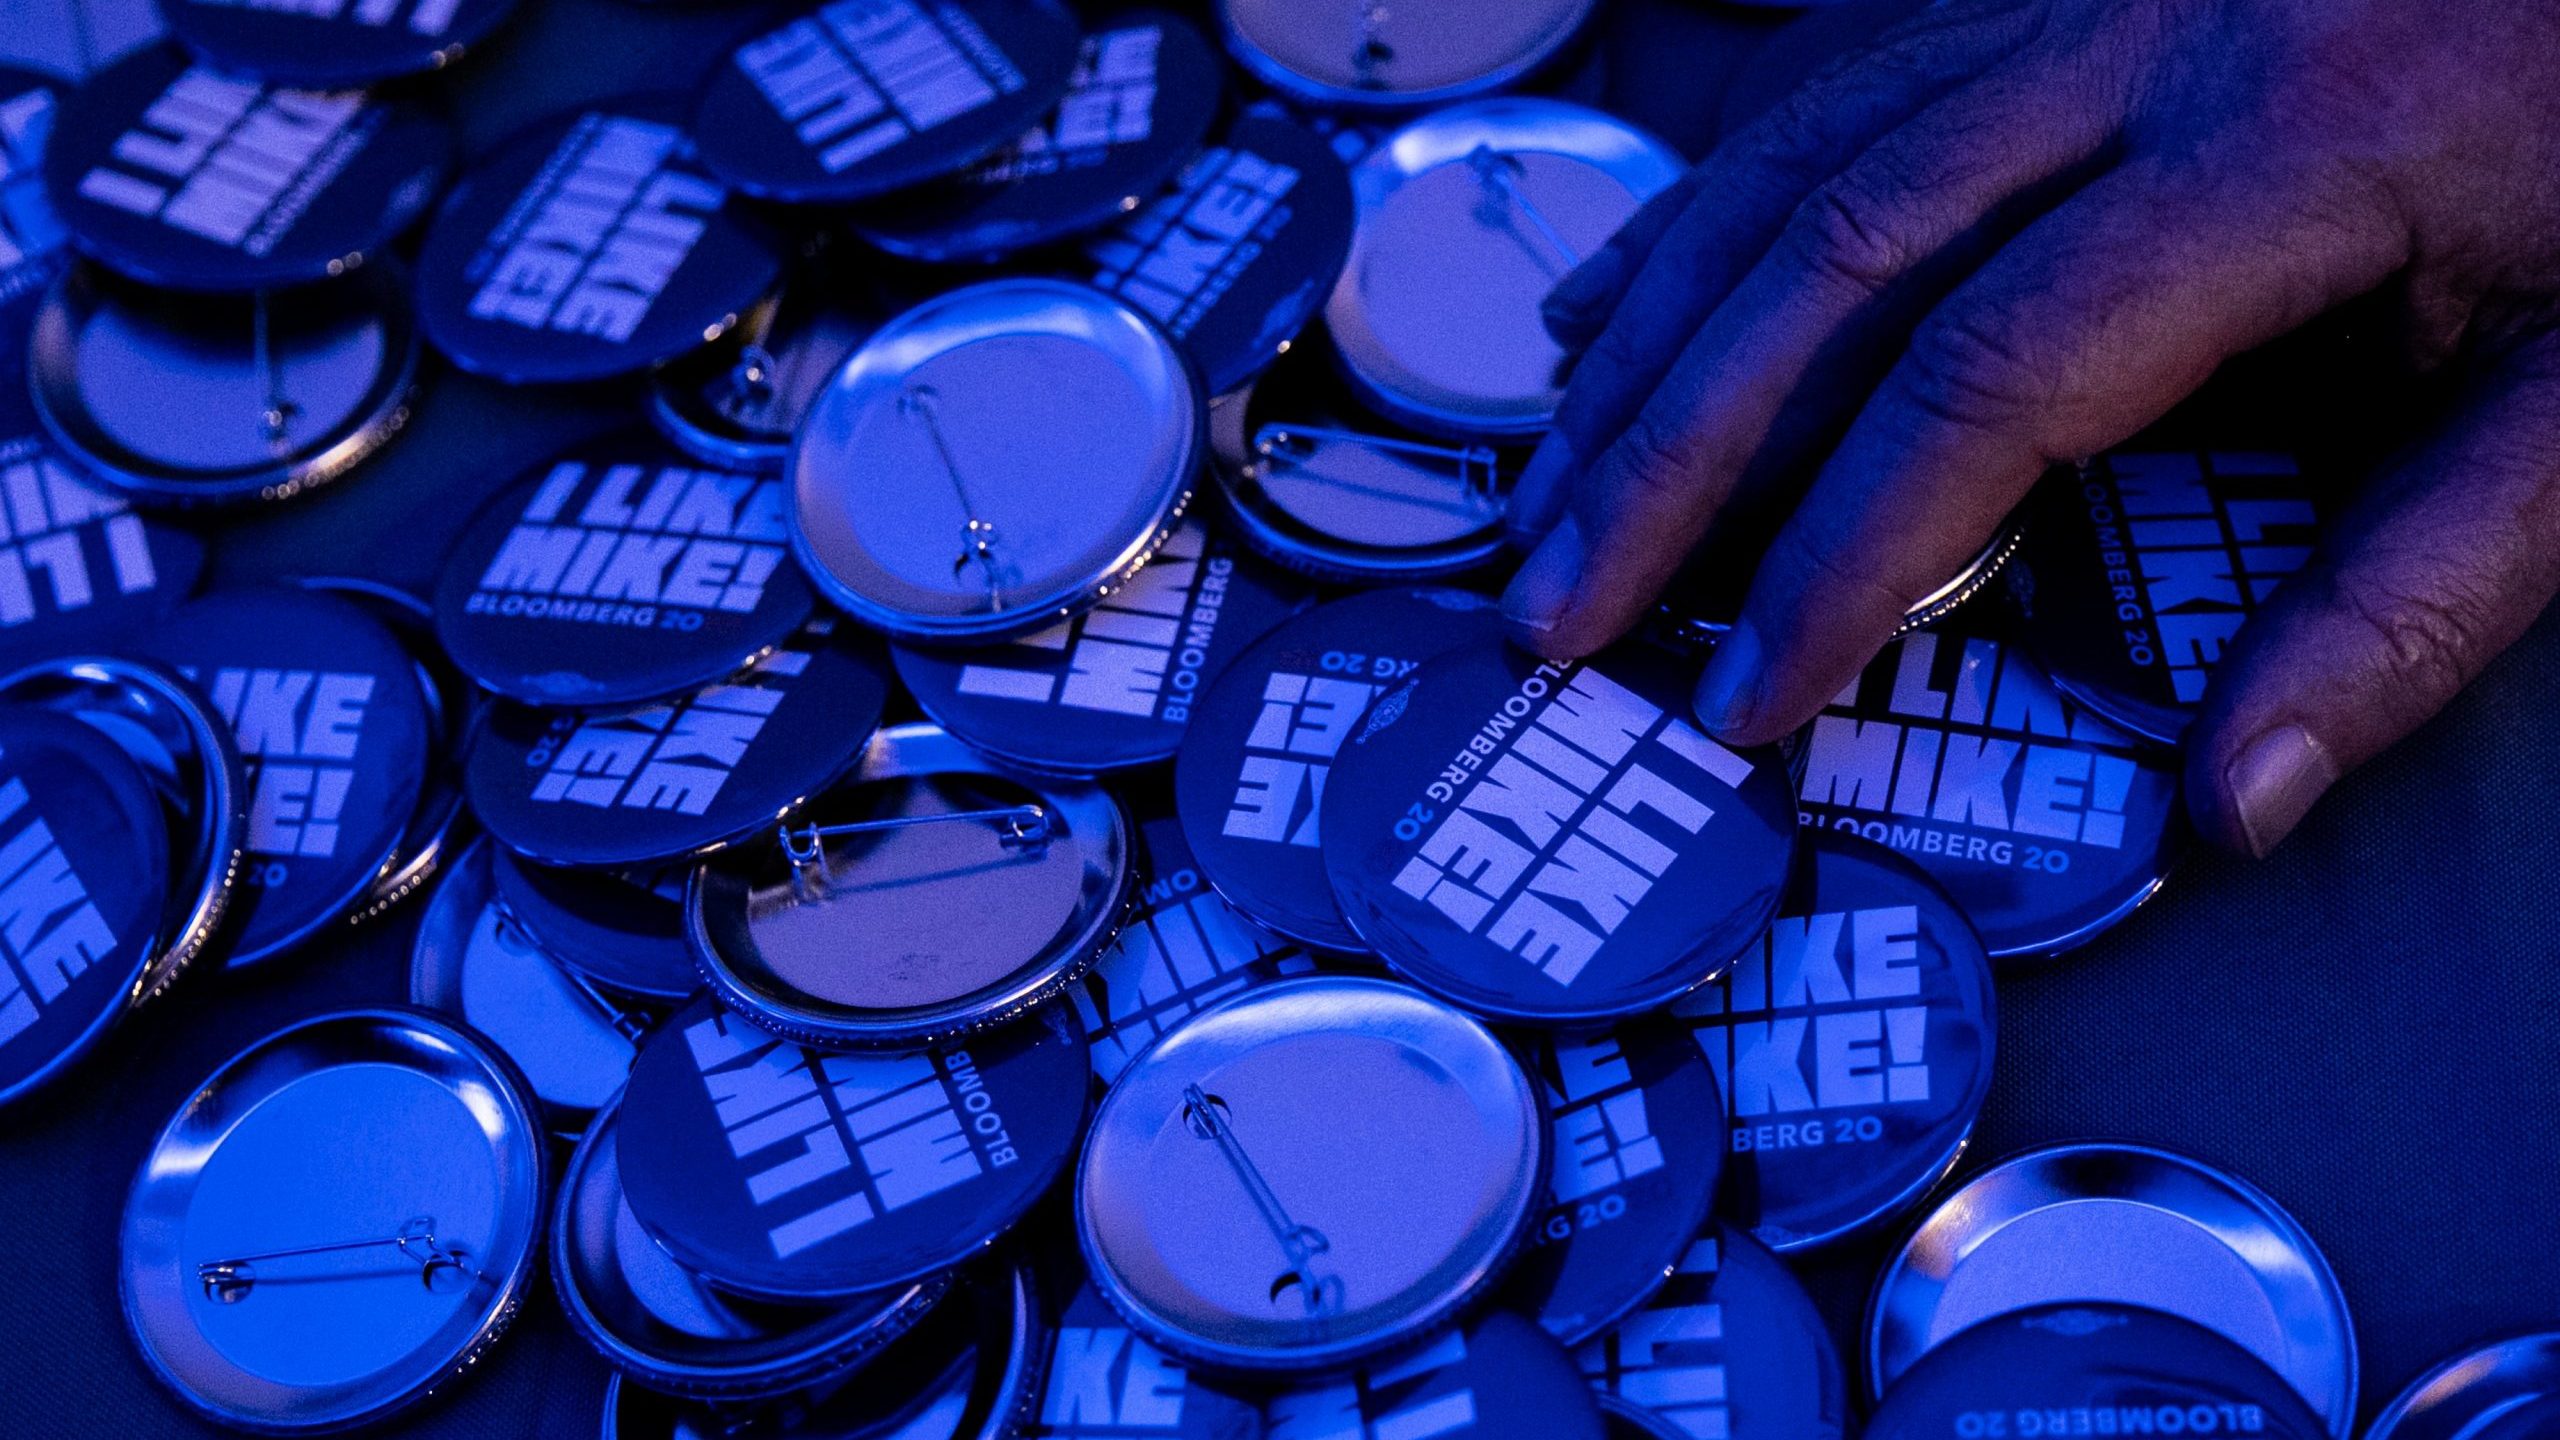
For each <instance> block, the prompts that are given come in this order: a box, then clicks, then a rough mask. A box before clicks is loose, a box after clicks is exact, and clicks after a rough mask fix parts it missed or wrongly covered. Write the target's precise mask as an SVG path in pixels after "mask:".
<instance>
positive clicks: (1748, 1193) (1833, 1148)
mask: <svg viewBox="0 0 2560 1440" xmlns="http://www.w3.org/2000/svg"><path fill="white" fill-rule="evenodd" d="M1673 1013H1674V1014H1676V1015H1679V1016H1681V1017H1683V1018H1684V1020H1685V1022H1686V1024H1687V1025H1688V1026H1689V1027H1690V1028H1691V1029H1692V1030H1693V1031H1694V1033H1695V1034H1696V1036H1697V1044H1698V1048H1699V1049H1700V1050H1702V1051H1703V1052H1705V1054H1706V1057H1707V1063H1708V1065H1709V1066H1711V1067H1712V1068H1713V1069H1714V1070H1715V1072H1716V1075H1717V1076H1718V1077H1719V1078H1720V1079H1722V1080H1723V1082H1724V1083H1725V1085H1726V1086H1727V1087H1728V1088H1727V1090H1726V1100H1727V1102H1728V1104H1729V1105H1730V1106H1731V1107H1732V1114H1731V1116H1730V1119H1731V1122H1732V1129H1731V1137H1730V1139H1729V1140H1728V1141H1727V1142H1726V1145H1725V1148H1726V1149H1728V1150H1730V1152H1731V1154H1732V1163H1731V1166H1730V1173H1729V1174H1727V1175H1726V1176H1725V1180H1724V1189H1723V1192H1722V1195H1721V1198H1720V1200H1719V1202H1718V1205H1717V1213H1718V1214H1720V1215H1722V1216H1723V1217H1724V1218H1725V1220H1726V1221H1727V1222H1728V1223H1730V1224H1733V1225H1736V1226H1739V1227H1741V1228H1744V1229H1747V1230H1749V1231H1750V1232H1751V1233H1752V1235H1753V1236H1754V1237H1756V1238H1757V1239H1758V1240H1759V1241H1760V1242H1761V1243H1762V1244H1765V1245H1767V1246H1768V1247H1769V1248H1770V1249H1772V1250H1776V1251H1779V1252H1781V1253H1788V1252H1793V1251H1798V1250H1810V1249H1813V1248H1815V1247H1817V1246H1822V1245H1828V1244H1831V1243H1832V1242H1834V1241H1838V1240H1843V1239H1846V1238H1849V1237H1850V1236H1854V1235H1859V1234H1863V1233H1866V1232H1868V1231H1870V1230H1872V1229H1874V1228H1875V1227H1876V1226H1878V1225H1881V1224H1884V1223H1886V1222H1888V1221H1890V1220H1892V1219H1894V1218H1896V1217H1898V1216H1900V1215H1901V1214H1902V1213H1903V1212H1904V1211H1906V1210H1908V1209H1909V1208H1910V1207H1911V1206H1913V1205H1914V1204H1917V1203H1918V1202H1919V1200H1920V1197H1921V1196H1923V1195H1925V1194H1927V1193H1928V1191H1929V1189H1930V1187H1932V1186H1934V1185H1936V1184H1937V1183H1938V1182H1939V1181H1940V1180H1942V1179H1944V1178H1946V1174H1947V1172H1948V1171H1950V1170H1952V1169H1954V1168H1955V1164H1956V1159H1957V1157H1959V1156H1961V1155H1962V1154H1963V1153H1964V1147H1965V1142H1966V1141H1968V1140H1970V1139H1971V1138H1972V1136H1973V1122H1974V1117H1975V1116H1977V1115H1979V1114H1980V1113H1981V1111H1982V1101H1983V1097H1984V1096H1985V1095H1986V1094H1988V1093H1989V1091H1990V1089H1991V1056H1992V1040H1993V1036H1994V1035H1995V1034H1996V1026H1995V1025H1994V1022H1993V1016H1994V1013H1995V1000H1994V995H1993V991H1992V985H1991V961H1990V958H1989V957H1988V956H1986V955H1985V954H1984V953H1983V950H1982V942H1981V941H1980V940H1979V939H1977V938H1975V936H1974V933H1973V927H1972V926H1970V925H1968V924H1966V923H1965V918H1964V915H1963V914H1962V913H1961V912H1960V911H1958V910H1957V909H1956V906H1955V902H1954V901H1952V900H1949V899H1948V898H1947V894H1946V892H1945V891H1943V890H1941V889H1939V888H1938V887H1937V885H1936V884H1934V883H1933V882H1931V881H1930V879H1929V877H1928V876H1927V875H1925V874H1923V873H1921V871H1920V870H1919V869H1918V868H1917V867H1916V866H1914V865H1912V864H1911V863H1910V862H1909V861H1906V860H1904V859H1903V858H1901V857H1900V856H1898V855H1896V854H1894V853H1893V852H1892V851H1890V850H1887V849H1885V848H1884V847H1883V846H1881V845H1876V844H1873V843H1871V842H1869V841H1865V840H1861V839H1859V838H1858V837H1856V836H1854V835H1849V834H1846V833H1843V832H1840V831H1836V830H1816V831H1813V832H1811V833H1810V834H1808V835H1807V836H1806V837H1805V847H1804V852H1803V854H1802V855H1800V856H1799V857H1798V859H1797V865H1796V876H1795V881H1794V883H1793V884H1792V885H1790V886H1789V887H1788V891H1787V898H1786V900H1785V901H1784V902H1783V903H1781V904H1780V905H1779V907H1778V918H1777V920H1776V921H1775V922H1774V923H1773V924H1771V926H1770V927H1769V932H1768V934H1767V935H1766V936H1765V937H1764V938H1763V939H1762V941H1761V944H1760V948H1759V949H1758V950H1757V951H1756V952H1753V953H1748V954H1746V955H1745V956H1744V957H1743V959H1742V962H1741V963H1740V964H1738V965H1736V966H1735V967H1734V970H1733V973H1732V974H1730V975H1728V976H1726V977H1725V978H1724V979H1722V980H1720V981H1717V982H1716V983H1715V984H1712V985H1708V986H1704V987H1702V988H1700V989H1698V990H1696V991H1694V992H1692V993H1691V994H1689V995H1688V996H1686V997H1684V998H1683V999H1681V1000H1680V1001H1679V1002H1678V1003H1677V1004H1676V1005H1675V1006H1673Z"/></svg>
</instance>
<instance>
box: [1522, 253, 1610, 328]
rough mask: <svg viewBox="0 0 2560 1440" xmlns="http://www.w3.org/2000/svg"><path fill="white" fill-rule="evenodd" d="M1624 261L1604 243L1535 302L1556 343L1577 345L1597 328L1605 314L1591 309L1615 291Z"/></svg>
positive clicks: (1596, 307) (1599, 304)
mask: <svg viewBox="0 0 2560 1440" xmlns="http://www.w3.org/2000/svg"><path fill="white" fill-rule="evenodd" d="M1623 263H1625V262H1623V261H1621V260H1620V259H1619V258H1618V251H1617V248H1616V247H1615V246H1608V247H1604V248H1603V249H1601V250H1600V251H1599V252H1598V253H1597V254H1595V255H1593V256H1592V257H1591V258H1590V259H1588V260H1585V261H1583V262H1582V263H1581V264H1579V265H1576V266H1575V267H1573V270H1572V272H1571V273H1570V274H1567V275H1566V276H1565V277H1564V278H1563V279H1562V280H1559V281H1557V282H1556V286H1555V288H1554V289H1552V290H1550V291H1548V292H1547V298H1546V299H1545V300H1544V301H1543V302H1541V303H1540V304H1539V306H1538V315H1539V318H1541V319H1543V320H1544V321H1545V322H1546V325H1547V333H1548V334H1549V335H1552V336H1554V337H1555V338H1556V341H1557V343H1559V344H1562V345H1566V346H1569V347H1571V346H1580V345H1581V344H1583V343H1584V342H1585V341H1587V340H1589V339H1590V338H1591V332H1593V331H1595V330H1597V329H1599V328H1600V326H1599V321H1600V320H1601V319H1603V318H1605V317H1602V316H1599V315H1597V314H1595V313H1594V312H1596V311H1597V310H1599V308H1600V306H1601V304H1602V302H1604V301H1605V300H1607V299H1608V297H1609V296H1611V295H1613V294H1615V293H1617V289H1618V267H1619V266H1620V265H1622V264H1623Z"/></svg>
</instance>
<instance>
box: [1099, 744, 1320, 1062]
mask: <svg viewBox="0 0 2560 1440" xmlns="http://www.w3.org/2000/svg"><path fill="white" fill-rule="evenodd" d="M1133 803H1134V804H1136V805H1137V806H1138V814H1139V819H1138V850H1139V856H1140V860H1141V864H1140V866H1139V873H1140V874H1142V875H1144V876H1145V877H1146V879H1145V884H1144V886H1143V888H1142V889H1141V890H1140V891H1139V892H1138V908H1137V911H1136V913H1134V914H1132V915H1131V916H1130V917H1129V924H1128V926H1127V928H1125V929H1123V930H1122V931H1121V932H1120V938H1119V939H1118V940H1116V941H1114V942H1112V945H1111V948H1110V949H1108V950H1105V951H1103V952H1102V958H1101V959H1100V960H1098V961H1096V962H1094V967H1093V968H1092V969H1091V970H1088V971H1086V972H1085V974H1084V979H1083V981H1082V983H1081V984H1079V985H1077V986H1076V987H1075V988H1074V989H1073V990H1070V991H1069V992H1068V995H1069V997H1070V998H1071V999H1072V1000H1073V1001H1074V1002H1075V1007H1076V1009H1077V1010H1078V1011H1079V1012H1081V1013H1082V1014H1083V1016H1084V1028H1085V1034H1086V1036H1087V1038H1088V1039H1089V1041H1090V1042H1091V1046H1092V1050H1093V1073H1094V1076H1095V1078H1096V1079H1098V1080H1100V1081H1101V1082H1102V1083H1103V1084H1105V1085H1108V1084H1110V1083H1111V1082H1112V1081H1114V1080H1117V1079H1118V1078H1120V1072H1121V1071H1123V1070H1125V1069H1127V1068H1128V1066H1129V1062H1130V1061H1131V1060H1133V1059H1135V1058H1137V1056H1138V1054H1139V1052H1141V1051H1143V1050H1145V1049H1146V1048H1147V1046H1149V1045H1151V1044H1153V1043H1154V1042H1155V1038H1156V1037H1157V1036H1158V1035H1161V1034H1163V1033H1164V1032H1165V1031H1167V1030H1170V1029H1172V1028H1173V1027H1174V1026H1175V1025H1178V1024H1180V1023H1181V1022H1182V1020H1183V1019H1184V1017H1186V1016H1189V1015H1191V1014H1193V1013H1194V1012H1196V1011H1198V1010H1201V1009H1203V1008H1205V1007H1207V1006H1209V1005H1211V1004H1214V1003H1216V1002H1217V1001H1219V1000H1223V999H1225V998H1226V997H1227V996H1229V995H1233V994H1235V993H1236V992H1238V991H1240V990H1246V989H1250V988H1252V987H1253V986H1256V985H1267V984H1269V983H1271V982H1272V981H1274V980H1279V979H1283V978H1285V977H1287V976H1290V975H1304V974H1308V973H1311V972H1313V971H1314V969H1315V968H1316V967H1315V962H1314V961H1313V960H1312V959H1310V958H1308V957H1307V956H1306V955H1305V954H1303V953H1301V952H1300V951H1299V949H1298V948H1297V947H1296V946H1294V945H1291V944H1288V943H1287V942H1285V941H1282V940H1279V939H1277V938H1275V937H1273V936H1272V935H1271V934H1270V933H1269V932H1267V931H1265V930H1263V929H1262V928H1261V927H1259V926H1257V925H1254V924H1253V923H1252V922H1250V921H1248V920H1246V919H1245V918H1244V917H1243V916H1241V915H1239V914H1237V913H1236V911H1235V909H1234V907H1233V906H1230V905H1229V904H1227V902H1226V901H1224V900H1221V899H1219V898H1218V896H1217V894H1216V893H1215V892H1213V891H1212V890H1210V888H1209V886H1208V884H1207V883H1206V882H1205V881H1203V880H1202V879H1201V878H1200V869H1199V866H1198V864H1197V863H1196V862H1194V861H1193V859H1192V858H1191V846H1190V844H1189V842H1187V841H1185V840H1184V839H1183V838H1182V827H1181V826H1180V825H1179V824H1177V823H1175V821H1174V818H1173V813H1172V806H1171V805H1170V804H1168V803H1166V801H1165V800H1164V799H1163V798H1162V797H1160V796H1158V795H1156V794H1154V793H1152V791H1150V792H1148V793H1146V794H1145V795H1144V797H1143V798H1142V799H1140V800H1137V801H1134V802H1133Z"/></svg>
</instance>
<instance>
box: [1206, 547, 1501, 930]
mask: <svg viewBox="0 0 2560 1440" xmlns="http://www.w3.org/2000/svg"><path fill="white" fill-rule="evenodd" d="M1501 634H1502V615H1501V612H1500V611H1499V610H1498V609H1496V608H1495V606H1494V603H1493V602H1492V601H1490V600H1488V599H1486V598H1484V597H1483V596H1481V595H1475V594H1470V593H1468V592H1466V591H1462V590H1410V589H1408V590H1374V591H1370V592H1368V593H1366V594H1361V595H1353V596H1350V597H1348V598H1345V599H1341V600H1336V601H1334V602H1332V603H1331V604H1327V605H1322V606H1318V607H1317V608H1316V609H1314V610H1311V611H1308V612H1307V613H1305V614H1303V615H1300V616H1297V617H1295V618H1293V619H1290V620H1288V621H1286V622H1284V623H1282V624H1281V625H1280V626H1279V627H1277V628H1276V629H1274V630H1273V631H1272V632H1271V633H1270V634H1269V635H1267V636H1265V637H1264V638H1263V639H1262V640H1261V641H1259V642H1258V643H1256V644H1255V645H1254V647H1253V648H1252V649H1251V650H1248V651H1246V652H1245V653H1244V654H1243V655H1242V656H1241V657H1239V658H1238V659H1237V661H1236V662H1235V664H1234V665H1232V666H1230V667H1229V669H1228V672H1227V673H1226V674H1225V675H1223V676H1221V677H1220V678H1219V681H1218V683H1217V684H1215V685H1212V686H1211V687H1209V690H1208V692H1207V694H1206V695H1204V696H1203V697H1202V699H1201V702H1200V707H1199V714H1198V715H1197V716H1195V717H1194V718H1193V721H1192V728H1191V731H1190V733H1189V734H1188V735H1187V736H1185V737H1184V740H1183V745H1182V750H1181V753H1180V755H1179V756H1178V757H1177V759H1176V762H1175V766H1174V800H1175V805H1176V807H1177V810H1178V813H1179V814H1180V815H1181V818H1182V828H1183V833H1184V834H1185V835H1186V836H1188V837H1189V843H1190V846H1191V849H1192V852H1193V853H1194V854H1195V855H1196V856H1198V857H1199V863H1200V869H1201V873H1202V874H1204V875H1206V876H1207V877H1208V879H1209V883H1210V884H1211V885H1212V886H1215V887H1216V889H1217V891H1218V894H1219V895H1221V896H1222V897H1224V898H1225V899H1226V901H1227V903H1228V904H1230V905H1233V906H1235V907H1236V909H1238V910H1240V911H1242V912H1243V913H1244V914H1246V915H1248V916H1250V917H1252V919H1253V920H1254V921H1256V922H1257V923H1259V924H1261V925H1262V926H1264V927H1265V928H1267V929H1269V930H1270V931H1272V932H1273V933H1274V934H1277V935H1281V936H1284V937H1286V938H1288V939H1291V940H1295V941H1297V942H1298V943H1299V944H1302V945H1311V946H1315V947H1317V948H1319V949H1325V950H1343V951H1358V950H1365V949H1367V948H1368V947H1367V945H1366V944H1365V942H1363V941H1362V940H1361V938H1360V936H1359V934H1358V932H1356V931H1354V930H1353V929H1352V928H1351V924H1350V922H1349V921H1347V920H1345V919H1343V918H1342V907H1341V906H1340V905H1338V904H1336V903H1335V901H1334V898H1333V882H1332V881H1331V880H1330V879H1329V878H1327V876H1326V874H1325V868H1324V852H1323V850H1322V849H1321V848H1320V847H1319V843H1318V842H1319V839H1320V838H1321V827H1320V824H1319V816H1318V809H1319V807H1320V806H1321V804H1322V802H1323V800H1324V793H1325V783H1326V781H1327V779H1328V778H1329V777H1330V774H1331V771H1332V766H1333V761H1334V757H1335V755H1336V753H1337V752H1338V751H1339V750H1340V749H1341V747H1342V743H1343V741H1344V740H1346V739H1348V738H1349V737H1350V736H1351V734H1352V733H1353V731H1354V730H1355V729H1356V728H1357V726H1358V725H1359V722H1360V719H1361V717H1362V716H1363V715H1365V714H1366V713H1367V712H1368V709H1369V704H1370V702H1371V701H1373V700H1375V699H1377V697H1378V696H1380V695H1382V694H1384V693H1385V692H1387V691H1388V690H1390V689H1393V688H1394V687H1395V686H1397V685H1398V684H1400V683H1402V682H1403V681H1404V680H1405V679H1406V678H1407V677H1409V676H1410V675H1411V674H1412V673H1413V672H1414V670H1416V669H1418V668H1419V667H1420V666H1421V664H1422V662H1424V661H1425V660H1429V659H1432V658H1434V657H1436V656H1438V655H1441V654H1443V653H1445V652H1447V651H1450V650H1454V649H1458V648H1461V647H1463V646H1466V645H1469V644H1472V643H1477V642H1482V641H1491V640H1496V639H1499V638H1500V637H1501Z"/></svg>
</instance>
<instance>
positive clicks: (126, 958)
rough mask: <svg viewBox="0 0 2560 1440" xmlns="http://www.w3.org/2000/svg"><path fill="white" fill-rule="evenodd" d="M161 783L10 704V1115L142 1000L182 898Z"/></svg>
mask: <svg viewBox="0 0 2560 1440" xmlns="http://www.w3.org/2000/svg"><path fill="white" fill-rule="evenodd" d="M169 849H170V841H169V835H168V832H167V831H166V830H165V829H163V828H162V821H161V816H160V805H159V800H158V797H157V796H156V795H154V794H153V792H152V788H151V785H150V783H149V782H148V781H147V780H145V778H144V777H143V774H142V772H141V771H140V770H139V769H137V768H136V767H135V765H134V763H133V761H131V760H130V759H128V758H126V756H125V754H124V752H123V751H122V750H119V749H118V748H116V746H115V745H114V744H112V743H110V742H109V741H108V740H107V739H106V738H105V737H104V736H102V735H100V734H99V733H98V732H97V731H96V730H94V729H91V728H90V727H89V726H87V725H83V724H81V723H80V722H79V721H77V720H74V719H72V718H70V717H69V716H66V715H57V714H54V713H52V712H51V711H48V710H43V709H39V708H36V707H33V706H28V705H18V704H12V705H7V706H0V854H5V855H7V856H9V857H12V858H13V859H14V860H15V864H14V866H13V867H11V868H10V869H9V877H10V878H9V881H8V886H9V887H13V888H12V889H10V890H8V891H5V892H0V894H5V897H6V900H7V903H8V904H9V905H10V907H11V912H12V915H13V923H12V924H11V925H10V926H9V928H8V931H7V934H6V936H5V944H6V948H7V951H8V955H7V964H6V965H0V1105H5V1104H7V1103H8V1102H9V1101H11V1100H15V1099H17V1098H19V1097H20V1096H22V1095H25V1094H27V1093H28V1092H30V1091H32V1090H34V1089H35V1088H36V1087H38V1086H40V1085H42V1084H44V1083H46V1082H47V1081H49V1080H52V1079H54V1078H55V1077H56V1076H58V1075H60V1074H61V1073H62V1072H63V1071H64V1070H66V1069H68V1068H69V1067H70V1066H71V1064H72V1062H74V1061H76V1060H78V1059H79V1058H80V1057H81V1056H83V1055H85V1054H87V1053H88V1052H89V1051H90V1050H92V1049H94V1048H96V1046H97V1044H98V1042H99V1041H100V1040H102V1039H104V1038H106V1033H107V1029H108V1027H109V1026H111V1025H113V1024H114V1023H115V1022H116V1021H117V1020H119V1019H121V1018H122V1017H123V1016H124V1014H125V1012H126V1011H127V1010H129V1009H131V1008H132V1006H133V1004H134V1003H135V1002H136V1001H137V1000H139V999H141V998H142V996H143V994H144V993H145V991H146V988H147V982H148V980H149V977H150V971H151V964H152V961H153V960H154V958H156V957H157V955H158V954H159V944H160V926H161V914H162V911H163V909H164V908H165V907H166V906H167V904H168V895H169V884H170V874H169Z"/></svg>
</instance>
